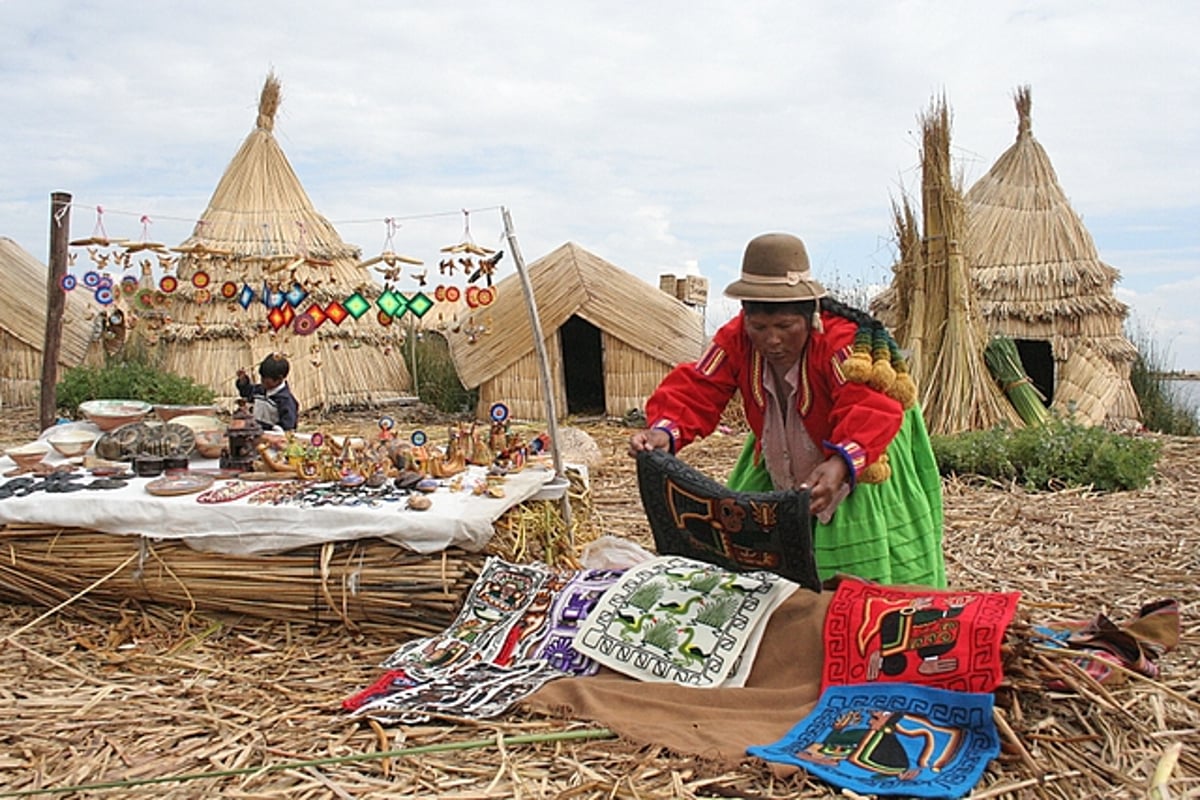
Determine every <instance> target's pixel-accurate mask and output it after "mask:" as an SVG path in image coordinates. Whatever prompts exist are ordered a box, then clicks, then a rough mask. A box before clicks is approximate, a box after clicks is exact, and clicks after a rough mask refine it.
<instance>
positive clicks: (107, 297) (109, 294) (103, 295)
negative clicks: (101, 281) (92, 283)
mask: <svg viewBox="0 0 1200 800" xmlns="http://www.w3.org/2000/svg"><path fill="white" fill-rule="evenodd" d="M92 296H93V297H95V298H96V302H97V303H99V304H100V305H102V306H107V305H111V304H112V301H113V290H112V289H111V288H109V287H108V286H101V287H99V288H97V289H96V292H95V294H93V295H92Z"/></svg>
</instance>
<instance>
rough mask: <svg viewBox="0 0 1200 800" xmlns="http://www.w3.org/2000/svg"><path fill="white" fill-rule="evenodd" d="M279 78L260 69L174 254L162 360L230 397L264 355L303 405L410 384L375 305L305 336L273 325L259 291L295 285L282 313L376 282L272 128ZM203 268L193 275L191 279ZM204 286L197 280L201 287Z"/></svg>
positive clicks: (339, 402) (341, 401)
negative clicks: (231, 143)
mask: <svg viewBox="0 0 1200 800" xmlns="http://www.w3.org/2000/svg"><path fill="white" fill-rule="evenodd" d="M279 102H280V84H279V81H278V80H277V79H276V77H275V76H274V75H273V74H272V75H269V76H268V77H267V80H266V83H265V85H264V87H263V90H262V95H261V98H260V102H259V110H258V118H257V122H256V125H255V128H254V130H253V131H251V133H250V135H249V136H247V137H246V140H245V141H244V142H243V143H242V146H241V147H240V148H239V149H238V151H237V153H236V154H235V155H234V157H233V160H232V161H230V163H229V166H228V167H226V169H225V173H224V174H223V175H222V176H221V179H220V181H219V182H218V183H217V188H216V190H215V191H214V192H213V195H212V199H211V200H210V201H209V204H208V207H207V208H206V209H205V210H204V213H203V214H202V215H201V217H200V221H199V222H198V223H197V224H196V228H195V230H194V231H193V234H192V236H191V237H189V238H188V239H187V240H186V241H185V242H183V243H182V244H181V245H180V246H179V247H178V248H176V250H177V251H179V252H181V253H182V255H181V257H180V260H179V263H178V266H177V275H178V279H179V285H180V290H179V291H178V292H177V293H176V294H175V296H174V297H173V299H172V302H173V304H174V306H173V308H172V309H171V311H170V320H169V321H168V322H167V323H166V324H165V325H164V326H163V329H162V333H163V339H164V340H165V341H166V343H167V353H168V362H169V366H170V368H172V369H174V370H175V371H177V372H180V373H182V374H185V375H188V376H190V377H192V378H194V379H196V380H198V381H199V382H201V383H205V384H208V385H210V386H212V387H213V388H214V389H215V390H216V391H217V392H218V394H219V395H221V396H226V397H228V396H232V394H233V388H232V387H233V376H234V372H235V370H236V368H237V367H247V368H249V367H252V366H254V365H256V364H257V363H258V362H259V361H261V360H262V358H263V357H264V356H265V355H266V354H268V353H271V352H284V353H286V354H287V355H288V356H289V358H290V360H291V362H292V374H291V376H290V378H289V381H290V383H291V385H292V390H293V392H294V393H295V394H296V396H297V397H298V398H299V400H300V403H301V406H302V408H313V407H316V406H326V407H337V406H348V405H361V404H374V403H381V402H387V401H388V400H391V399H394V398H396V397H399V396H402V395H404V394H405V393H406V389H407V387H408V386H409V377H408V373H407V370H406V368H405V366H404V363H403V360H402V358H401V349H400V344H401V342H402V338H403V335H402V331H401V326H398V325H397V326H385V325H383V324H381V322H380V319H379V315H378V309H376V308H375V307H372V308H370V309H369V310H368V311H367V312H366V313H365V314H363V315H362V316H361V318H359V319H355V318H353V317H348V318H346V319H345V320H344V321H343V322H341V324H340V325H338V324H335V323H334V322H333V321H332V320H325V321H323V322H322V323H321V324H320V325H319V326H318V327H317V328H316V330H315V331H313V332H309V333H304V332H301V330H298V329H297V328H296V327H295V326H294V319H289V320H288V322H286V323H284V324H281V325H279V326H278V327H276V325H275V322H278V318H276V320H275V322H273V321H272V320H271V318H270V317H269V316H268V312H269V311H270V308H269V307H268V306H267V305H266V304H265V303H264V302H263V299H264V296H269V295H268V290H269V292H270V293H271V294H274V295H275V296H278V295H279V294H282V293H286V292H288V291H289V290H295V289H296V287H299V289H298V290H296V292H295V294H294V296H295V297H300V296H301V295H303V299H302V300H300V301H299V302H297V303H295V304H293V303H291V302H290V301H289V302H287V303H286V304H285V306H286V308H285V309H284V310H285V311H287V312H288V316H289V317H294V318H299V317H301V316H302V315H304V314H305V313H306V312H308V311H309V310H310V309H313V308H314V307H317V308H318V311H317V313H316V316H317V317H318V318H320V317H322V316H323V315H322V314H321V313H319V312H320V310H324V309H328V308H329V306H330V304H332V303H344V301H345V300H346V299H347V298H349V297H351V296H352V295H354V294H355V293H356V292H357V293H360V294H361V295H362V297H364V298H365V299H366V300H368V301H371V300H373V299H375V298H376V297H378V295H379V294H380V290H381V287H379V286H378V285H377V284H375V283H374V282H373V281H372V280H371V276H370V273H369V272H368V271H367V269H366V268H364V267H359V266H358V260H359V255H360V251H359V249H358V248H357V247H355V246H353V245H349V244H347V243H345V242H343V241H342V239H341V237H340V236H339V235H338V232H337V231H336V230H335V229H334V227H333V226H332V225H331V224H330V223H329V221H328V220H327V219H326V218H325V217H323V216H322V215H321V214H320V213H318V212H317V210H316V208H315V207H314V206H313V204H312V201H311V200H309V197H308V195H307V193H306V192H305V191H304V187H303V186H302V185H301V183H300V179H299V178H298V177H297V176H296V173H295V172H294V171H293V169H292V167H291V164H290V163H288V160H287V156H286V155H284V152H283V150H282V148H280V146H279V143H278V141H276V139H275V135H274V121H275V112H276V110H277V109H278V107H279ZM198 273H200V274H201V275H200V278H199V279H197V275H198ZM205 280H207V283H206V285H202V286H201V285H197V284H198V283H204V281H205ZM227 285H232V286H234V287H236V288H237V289H238V291H239V292H240V291H242V290H243V288H245V289H246V290H247V291H249V292H253V294H254V297H253V300H252V302H250V303H249V304H248V305H247V306H246V307H243V305H242V304H241V303H239V302H235V301H234V300H233V299H230V298H228V297H225V296H223V294H222V288H223V287H225V286H227Z"/></svg>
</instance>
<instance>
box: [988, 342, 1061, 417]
mask: <svg viewBox="0 0 1200 800" xmlns="http://www.w3.org/2000/svg"><path fill="white" fill-rule="evenodd" d="M983 360H984V361H985V362H987V366H988V370H989V371H990V372H991V373H992V377H993V378H995V379H996V382H997V383H998V384H1000V388H1001V389H1003V390H1004V394H1005V396H1007V397H1008V399H1009V401H1010V402H1011V403H1012V404H1013V408H1015V409H1016V410H1017V414H1018V415H1019V416H1020V417H1021V420H1022V421H1023V422H1024V423H1025V424H1026V425H1044V424H1046V422H1047V421H1049V419H1050V412H1049V411H1048V410H1047V409H1046V398H1045V397H1044V396H1043V395H1042V393H1041V392H1039V391H1038V390H1037V387H1036V386H1034V385H1033V383H1032V382H1031V381H1030V380H1029V376H1028V375H1026V374H1025V369H1024V367H1022V366H1021V356H1020V355H1019V354H1018V353H1017V345H1016V344H1015V343H1014V342H1013V340H1012V339H1010V338H1008V337H1007V336H993V337H992V340H991V341H990V342H988V343H987V346H986V347H985V348H983Z"/></svg>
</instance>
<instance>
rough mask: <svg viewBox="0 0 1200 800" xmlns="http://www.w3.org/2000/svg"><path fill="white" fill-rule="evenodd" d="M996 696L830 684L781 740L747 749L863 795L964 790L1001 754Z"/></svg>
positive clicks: (950, 795)
mask: <svg viewBox="0 0 1200 800" xmlns="http://www.w3.org/2000/svg"><path fill="white" fill-rule="evenodd" d="M992 700H993V698H992V695H991V694H987V693H975V692H952V691H948V690H946V689H934V688H931V687H928V686H918V685H915V684H906V683H892V684H887V685H873V686H865V685H851V686H831V687H829V688H827V689H826V690H825V691H824V692H822V694H821V699H820V700H819V701H818V702H817V705H816V707H815V708H813V710H812V711H811V712H810V713H809V714H808V716H806V717H805V718H804V719H802V720H801V721H800V722H799V723H797V724H796V726H795V727H793V728H792V729H791V730H790V731H788V733H787V735H785V736H784V737H783V738H782V739H780V740H779V741H778V742H775V743H774V744H770V745H761V746H759V745H756V746H754V747H750V748H748V749H747V752H748V753H749V754H750V755H753V756H758V757H759V758H762V759H765V760H767V761H774V762H777V763H780V764H790V765H792V766H796V767H799V768H801V769H803V770H805V771H806V772H809V773H811V774H812V775H814V776H816V777H818V778H820V779H821V780H823V781H826V782H827V783H830V784H833V785H834V786H837V787H840V788H843V789H850V790H851V791H854V792H859V793H861V794H875V795H901V796H905V797H945V798H953V797H963V796H965V795H967V794H968V793H969V792H970V791H971V789H972V788H973V787H974V786H975V784H976V783H978V782H979V778H980V777H981V776H982V775H983V771H984V770H985V769H986V768H987V765H988V763H989V762H990V761H991V760H992V759H993V758H995V757H996V756H997V755H999V753H1000V737H999V736H998V735H997V733H996V726H995V722H994V720H993V718H992Z"/></svg>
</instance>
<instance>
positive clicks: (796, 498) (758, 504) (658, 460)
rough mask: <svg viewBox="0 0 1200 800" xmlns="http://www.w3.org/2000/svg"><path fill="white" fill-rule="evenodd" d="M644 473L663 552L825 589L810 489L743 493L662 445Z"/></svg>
mask: <svg viewBox="0 0 1200 800" xmlns="http://www.w3.org/2000/svg"><path fill="white" fill-rule="evenodd" d="M637 478H638V491H639V493H640V495H641V498H642V507H643V509H644V510H645V512H646V517H647V519H648V520H649V522H650V529H651V532H652V533H653V534H654V545H655V548H656V549H657V550H658V552H659V553H663V554H677V555H683V556H687V557H689V558H695V559H699V560H701V561H707V562H709V563H712V564H716V565H718V566H721V567H724V568H726V569H733V570H769V571H771V572H774V573H776V574H778V575H782V576H783V577H785V578H788V579H789V580H792V581H795V582H796V583H798V584H800V585H801V586H804V587H805V588H808V589H811V590H812V591H814V592H819V591H821V581H820V578H819V577H818V575H817V564H816V556H815V554H814V551H813V544H812V518H811V517H810V515H809V510H808V501H809V492H808V490H788V491H782V492H737V491H734V490H733V489H730V488H729V487H727V486H725V485H723V484H720V483H718V482H717V481H715V480H713V479H712V478H710V477H708V476H707V475H705V474H703V473H701V472H700V471H698V470H695V469H693V468H692V467H690V466H689V465H688V464H686V463H685V462H683V461H681V460H680V459H678V458H676V457H675V456H673V455H671V454H670V453H667V452H665V451H661V450H654V451H647V452H642V453H638V457H637Z"/></svg>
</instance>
